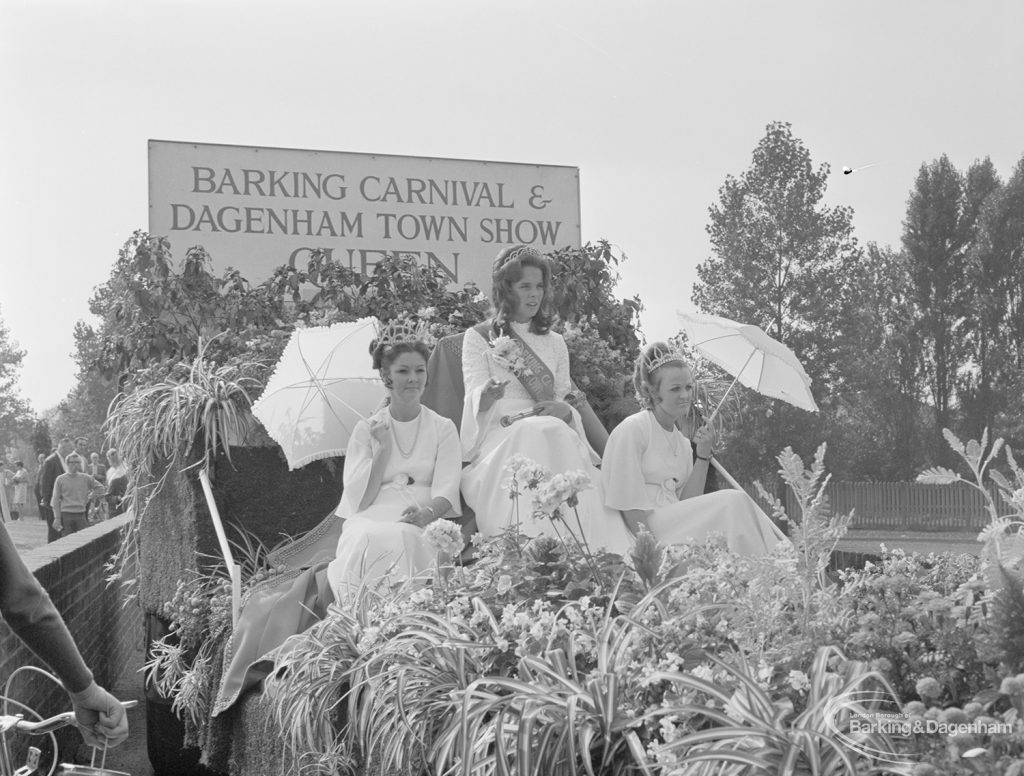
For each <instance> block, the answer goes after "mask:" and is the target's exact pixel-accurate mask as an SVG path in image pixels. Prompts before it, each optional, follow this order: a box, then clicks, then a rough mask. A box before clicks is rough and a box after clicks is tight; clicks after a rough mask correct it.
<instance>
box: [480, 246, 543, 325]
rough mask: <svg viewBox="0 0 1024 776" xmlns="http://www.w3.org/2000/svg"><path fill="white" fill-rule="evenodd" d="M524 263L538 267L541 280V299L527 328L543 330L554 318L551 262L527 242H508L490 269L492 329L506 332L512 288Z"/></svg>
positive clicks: (513, 301) (512, 303)
mask: <svg viewBox="0 0 1024 776" xmlns="http://www.w3.org/2000/svg"><path fill="white" fill-rule="evenodd" d="M525 267H536V268H537V269H539V270H540V271H541V277H542V279H543V281H544V296H543V298H542V299H541V302H540V307H539V308H538V309H537V314H536V315H534V316H533V318H532V319H531V320H530V331H531V332H533V333H534V334H547V333H548V332H549V331H550V330H551V324H552V323H553V322H554V318H555V315H554V311H553V310H552V309H551V300H552V288H551V262H550V261H548V259H546V258H545V257H544V255H543V254H541V252H540V251H538V250H537V249H536V248H534V247H533V246H530V245H510V246H509V247H508V248H505V249H503V250H502V251H501V253H499V254H498V255H497V256H496V257H495V259H494V271H493V274H492V275H491V279H492V280H493V282H494V289H493V291H492V293H491V300H492V302H493V304H494V329H495V332H496V333H500V334H507V333H508V331H507V329H508V323H509V321H511V320H512V314H513V313H514V312H515V310H516V304H517V299H516V292H515V290H514V289H513V286H515V284H516V283H518V282H519V281H520V280H521V279H522V277H523V269H524V268H525Z"/></svg>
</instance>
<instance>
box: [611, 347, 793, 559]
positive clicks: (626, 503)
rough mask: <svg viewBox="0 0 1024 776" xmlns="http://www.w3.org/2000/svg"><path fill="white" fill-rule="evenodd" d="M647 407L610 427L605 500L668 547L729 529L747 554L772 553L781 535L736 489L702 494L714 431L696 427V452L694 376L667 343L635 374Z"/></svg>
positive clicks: (646, 356) (728, 536) (731, 542)
mask: <svg viewBox="0 0 1024 776" xmlns="http://www.w3.org/2000/svg"><path fill="white" fill-rule="evenodd" d="M633 384H634V386H635V388H636V393H637V398H638V399H639V400H640V404H641V406H642V407H644V409H642V410H641V411H640V412H637V413H635V414H633V415H630V416H629V417H628V418H626V419H625V420H623V421H622V423H620V424H619V425H618V426H616V427H615V429H614V430H613V431H612V433H611V436H610V437H609V439H608V446H607V447H606V448H605V454H604V463H603V464H602V472H603V477H604V489H605V503H606V504H607V505H608V506H609V507H611V508H612V509H617V510H620V511H621V512H622V515H623V517H624V518H625V519H626V522H627V524H628V525H629V528H630V530H631V531H633V532H634V533H636V532H637V531H638V530H639V528H640V526H646V527H647V528H648V529H649V530H650V531H651V532H652V533H653V534H654V536H655V537H656V538H657V539H658V541H660V542H661V543H662V544H678V543H682V542H686V541H691V540H693V541H698V542H700V541H703V540H704V539H705V538H706V537H707V536H708V535H709V534H711V533H720V534H724V536H725V540H726V542H727V544H728V546H729V549H730V550H732V551H733V552H736V553H739V554H744V555H760V554H766V553H769V552H771V550H772V548H773V547H774V546H775V545H776V544H778V543H779V542H780V541H784V540H785V536H784V535H783V533H782V532H781V531H780V530H779V529H778V528H777V527H776V526H775V524H774V523H772V521H771V520H770V519H769V518H768V516H767V515H766V514H765V513H764V512H763V511H761V510H760V509H758V508H757V505H756V504H754V502H753V501H752V500H751V499H750V497H749V496H748V495H747V494H746V493H744V492H742V491H738V490H720V491H717V492H715V493H708V494H707V495H702V494H703V492H704V482H705V478H706V477H707V474H708V466H709V464H710V462H711V453H712V449H713V447H714V442H715V435H714V431H713V430H712V429H711V428H710V427H709V426H706V425H705V426H701V427H700V428H698V429H696V431H694V432H693V439H694V442H695V443H696V453H695V454H694V453H693V452H692V451H691V446H690V441H689V440H688V439H687V438H686V437H685V436H684V435H683V432H682V431H681V430H680V428H679V427H680V425H681V424H682V423H683V421H684V419H685V418H686V417H687V416H688V414H689V411H690V406H691V404H692V402H693V375H692V373H691V372H690V368H689V366H687V364H686V362H685V361H684V360H683V356H682V355H681V354H680V353H678V352H677V351H675V350H673V349H672V348H670V347H669V346H668V345H666V344H665V343H663V342H654V343H652V344H650V345H648V346H647V347H646V348H644V350H643V352H642V353H641V354H640V357H639V358H638V359H637V362H636V366H635V368H634V371H633Z"/></svg>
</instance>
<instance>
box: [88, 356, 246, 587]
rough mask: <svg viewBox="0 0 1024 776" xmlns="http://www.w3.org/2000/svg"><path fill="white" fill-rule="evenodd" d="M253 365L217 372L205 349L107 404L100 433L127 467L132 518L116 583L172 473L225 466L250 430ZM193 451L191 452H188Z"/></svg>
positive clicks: (126, 576) (120, 553)
mask: <svg viewBox="0 0 1024 776" xmlns="http://www.w3.org/2000/svg"><path fill="white" fill-rule="evenodd" d="M262 369H263V367H262V366H261V365H260V364H258V363H244V364H233V365H231V366H217V365H216V364H214V363H212V362H210V361H209V360H208V359H207V358H206V347H205V345H204V343H202V342H200V343H199V352H198V354H197V355H196V357H195V360H194V361H192V362H191V363H184V362H183V363H179V364H177V365H176V366H174V367H173V368H171V369H170V371H169V372H166V374H165V376H164V377H163V378H162V379H159V380H152V381H145V380H144V381H141V384H140V385H139V386H138V387H137V388H135V389H134V390H132V391H129V392H125V393H121V394H118V396H117V397H115V399H114V401H113V402H112V403H111V406H110V411H109V413H108V415H107V420H106V422H105V423H104V431H105V433H106V435H107V437H108V438H109V439H110V441H111V444H112V445H113V446H114V447H115V448H116V449H117V450H118V451H119V453H120V455H121V459H122V460H123V461H124V462H125V463H126V464H127V466H128V472H129V483H128V489H127V494H126V502H127V504H128V507H129V511H133V512H134V514H135V515H136V517H137V518H139V519H136V520H135V521H133V523H132V524H131V526H129V528H128V536H126V537H125V540H124V541H123V542H122V543H121V549H120V550H119V551H118V554H117V555H116V556H115V559H114V564H113V565H114V567H115V569H116V572H117V575H119V576H120V578H121V580H122V583H129V584H130V582H131V580H130V576H131V575H130V574H127V573H125V570H126V569H127V568H129V566H130V563H129V560H130V559H129V553H130V552H131V548H132V547H134V545H135V542H134V540H133V536H132V533H133V532H134V531H135V530H138V526H139V524H140V522H141V518H142V517H143V516H144V514H145V512H146V509H147V506H148V504H149V503H150V501H151V500H152V499H153V497H154V496H155V495H156V494H157V493H158V492H159V491H160V490H161V489H162V488H163V487H164V485H165V484H166V482H167V479H168V476H169V475H170V473H171V472H172V471H183V470H186V469H190V468H194V467H209V466H210V464H211V462H212V461H213V459H214V458H215V457H216V455H217V452H218V451H223V452H224V453H225V455H226V456H227V457H228V460H229V461H230V458H231V451H230V444H231V442H233V441H237V440H241V439H244V438H245V437H246V436H247V434H248V433H249V432H250V431H251V430H252V429H253V427H254V422H253V420H252V416H251V414H250V412H249V410H250V408H251V406H252V394H253V392H255V391H256V390H258V389H259V387H260V382H259V380H258V379H256V378H255V377H253V375H255V374H259V373H260V372H261V370H262ZM197 450H198V451H199V452H198V453H197V452H196V451H197Z"/></svg>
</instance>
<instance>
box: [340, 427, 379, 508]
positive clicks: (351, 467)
mask: <svg viewBox="0 0 1024 776" xmlns="http://www.w3.org/2000/svg"><path fill="white" fill-rule="evenodd" d="M376 445H377V443H376V442H375V441H374V440H373V439H372V438H371V437H370V425H369V423H367V421H365V420H360V421H359V422H358V423H356V425H355V428H353V429H352V436H351V438H350V439H349V441H348V449H347V450H346V451H345V470H344V473H343V474H342V484H343V490H342V493H341V502H340V503H339V504H338V508H337V509H336V510H335V514H336V515H338V516H339V517H345V518H348V517H352V515H354V514H356V513H357V512H358V511H359V504H360V502H362V500H363V496H364V495H366V486H367V485H368V484H369V481H370V469H371V468H372V465H373V453H374V452H375V449H376Z"/></svg>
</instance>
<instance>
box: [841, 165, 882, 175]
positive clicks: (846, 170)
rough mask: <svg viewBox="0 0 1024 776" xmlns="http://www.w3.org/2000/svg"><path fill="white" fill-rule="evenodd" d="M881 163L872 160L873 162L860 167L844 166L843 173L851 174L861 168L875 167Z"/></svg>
mask: <svg viewBox="0 0 1024 776" xmlns="http://www.w3.org/2000/svg"><path fill="white" fill-rule="evenodd" d="M878 164H881V162H872V163H871V164H863V165H861V166H860V167H846V166H844V167H843V175H851V174H853V173H855V172H860V171H861V170H866V169H867V168H868V167H874V166H875V165H878Z"/></svg>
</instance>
